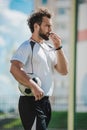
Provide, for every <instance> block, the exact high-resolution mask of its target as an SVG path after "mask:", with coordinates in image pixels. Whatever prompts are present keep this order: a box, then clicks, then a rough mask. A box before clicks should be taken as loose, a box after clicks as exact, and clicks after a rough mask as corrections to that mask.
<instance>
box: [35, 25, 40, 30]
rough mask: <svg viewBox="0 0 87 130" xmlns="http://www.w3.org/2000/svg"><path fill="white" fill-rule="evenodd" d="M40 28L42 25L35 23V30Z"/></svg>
mask: <svg viewBox="0 0 87 130" xmlns="http://www.w3.org/2000/svg"><path fill="white" fill-rule="evenodd" d="M39 28H40V26H39V25H38V24H37V23H35V24H34V30H37V31H38V30H39Z"/></svg>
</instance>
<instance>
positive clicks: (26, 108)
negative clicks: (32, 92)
mask: <svg viewBox="0 0 87 130" xmlns="http://www.w3.org/2000/svg"><path fill="white" fill-rule="evenodd" d="M19 114H20V118H21V121H22V124H23V127H24V129H25V130H31V128H32V126H33V123H34V120H35V118H36V130H47V126H48V124H49V121H50V119H51V105H50V101H49V97H47V96H46V97H43V98H42V99H41V100H38V101H35V98H34V96H20V99H19Z"/></svg>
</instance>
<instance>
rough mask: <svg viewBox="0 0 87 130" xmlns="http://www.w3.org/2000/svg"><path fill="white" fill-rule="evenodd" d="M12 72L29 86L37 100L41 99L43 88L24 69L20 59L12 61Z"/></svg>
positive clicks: (22, 82) (17, 78)
mask: <svg viewBox="0 0 87 130" xmlns="http://www.w3.org/2000/svg"><path fill="white" fill-rule="evenodd" d="M10 72H11V73H12V75H13V77H14V78H15V79H16V80H17V81H18V82H20V83H21V84H23V85H24V86H26V87H29V88H30V89H31V91H32V93H33V95H34V96H35V100H38V99H39V100H40V99H41V98H42V97H43V95H44V92H43V90H42V89H41V88H40V87H39V86H38V85H37V84H36V83H35V82H34V81H33V80H32V79H31V78H30V77H28V76H27V74H26V73H25V72H24V70H23V64H22V63H21V62H19V61H16V60H13V61H12V63H11V68H10Z"/></svg>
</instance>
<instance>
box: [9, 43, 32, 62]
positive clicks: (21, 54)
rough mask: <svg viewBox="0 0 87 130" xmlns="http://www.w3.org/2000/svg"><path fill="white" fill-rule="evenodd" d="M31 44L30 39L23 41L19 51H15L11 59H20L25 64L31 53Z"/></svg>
mask: <svg viewBox="0 0 87 130" xmlns="http://www.w3.org/2000/svg"><path fill="white" fill-rule="evenodd" d="M30 50H31V49H30V44H29V41H25V42H24V43H22V44H21V45H20V46H19V48H18V49H17V51H16V52H15V53H14V55H13V57H12V58H11V61H13V60H18V61H20V62H22V63H23V64H25V63H26V62H27V58H28V56H29V54H30Z"/></svg>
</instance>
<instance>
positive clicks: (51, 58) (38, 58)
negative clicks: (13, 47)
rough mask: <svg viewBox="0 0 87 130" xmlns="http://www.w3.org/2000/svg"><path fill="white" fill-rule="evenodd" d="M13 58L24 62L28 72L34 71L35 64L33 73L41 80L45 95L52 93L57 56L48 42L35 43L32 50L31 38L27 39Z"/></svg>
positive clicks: (24, 67)
mask: <svg viewBox="0 0 87 130" xmlns="http://www.w3.org/2000/svg"><path fill="white" fill-rule="evenodd" d="M32 54H33V55H32ZM12 60H17V61H20V62H22V63H23V65H24V66H23V69H24V70H25V72H26V73H32V66H33V73H34V74H36V75H37V76H38V77H39V78H40V80H41V88H42V89H43V90H44V95H45V96H51V95H52V92H53V87H54V80H53V74H54V66H55V65H56V64H57V58H56V53H55V51H53V50H52V51H51V48H50V47H49V46H48V45H47V44H46V43H42V44H39V43H35V45H34V47H33V51H32V49H31V45H30V40H27V41H25V42H23V43H22V44H21V45H20V46H19V48H18V49H17V51H16V52H15V54H14V55H13V57H12V58H11V61H12Z"/></svg>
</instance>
